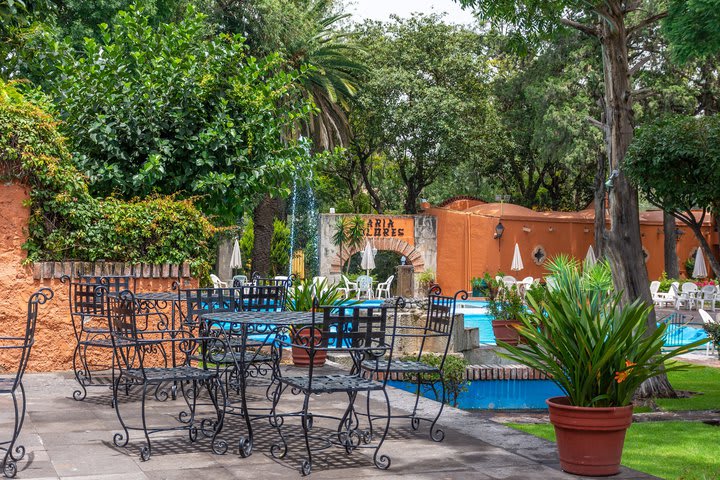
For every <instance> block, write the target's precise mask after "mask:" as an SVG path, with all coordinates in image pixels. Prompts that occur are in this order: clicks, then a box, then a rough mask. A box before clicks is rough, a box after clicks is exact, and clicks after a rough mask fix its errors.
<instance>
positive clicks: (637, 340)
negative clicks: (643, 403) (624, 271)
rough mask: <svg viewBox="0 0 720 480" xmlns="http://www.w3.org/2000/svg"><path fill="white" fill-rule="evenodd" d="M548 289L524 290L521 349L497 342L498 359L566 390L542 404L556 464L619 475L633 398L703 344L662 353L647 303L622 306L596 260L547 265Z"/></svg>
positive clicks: (658, 332) (573, 469)
mask: <svg viewBox="0 0 720 480" xmlns="http://www.w3.org/2000/svg"><path fill="white" fill-rule="evenodd" d="M549 270H550V271H551V274H552V275H553V278H554V286H553V288H552V289H550V290H548V291H546V292H542V295H540V294H539V291H538V292H534V291H532V290H531V291H529V292H528V294H527V302H528V305H529V306H530V308H529V310H528V311H525V312H523V314H522V315H521V316H520V322H521V325H520V326H519V327H518V333H519V335H520V337H521V338H522V339H523V342H522V343H521V344H519V345H510V344H508V343H506V342H498V344H499V345H500V346H501V347H502V348H503V349H504V352H502V353H501V355H503V356H505V357H506V358H509V359H511V360H513V361H516V362H519V363H522V364H524V365H527V366H529V367H531V368H534V369H536V370H539V371H541V372H544V373H545V374H547V375H548V376H549V377H550V378H551V379H552V380H553V381H554V382H555V383H556V384H557V385H558V386H559V387H560V388H561V389H562V390H563V391H564V392H565V396H563V397H554V398H550V399H548V400H547V404H548V407H549V410H550V422H551V423H552V424H553V425H554V427H555V433H556V437H557V446H558V452H559V456H560V466H561V467H562V469H563V470H565V471H566V472H569V473H574V474H579V475H587V476H600V475H613V474H616V473H618V472H619V471H620V459H621V456H622V449H623V444H624V441H625V432H626V430H627V429H628V428H629V427H630V424H631V422H632V399H633V395H634V393H635V391H636V390H637V388H638V387H639V386H640V384H641V383H642V382H644V381H645V380H647V379H649V378H651V377H654V376H656V375H660V374H661V373H663V372H667V371H670V370H677V369H679V368H680V367H679V366H678V365H665V362H666V361H667V360H669V359H671V358H673V357H675V356H676V355H679V354H682V353H685V352H687V351H689V350H691V349H693V348H695V347H697V346H699V345H701V344H703V343H704V342H705V340H701V341H698V342H695V343H691V344H689V345H685V346H682V347H679V348H676V349H674V350H672V351H669V352H667V353H661V348H662V346H663V340H662V338H663V333H664V332H665V328H666V326H665V325H664V324H662V325H660V326H659V327H658V328H657V329H656V330H655V331H652V332H650V331H649V330H648V324H647V318H648V314H649V312H650V309H651V308H652V307H651V306H646V305H644V304H643V303H641V302H640V301H635V302H633V303H631V304H629V305H622V304H621V292H613V291H612V287H611V285H610V284H608V281H607V279H608V278H609V276H610V274H609V267H608V266H607V264H606V263H604V262H601V263H600V264H598V265H597V266H595V267H592V268H590V269H586V271H585V272H582V273H581V272H580V265H579V264H578V262H577V261H575V260H572V259H569V258H568V257H559V258H557V259H555V260H553V261H552V262H550V266H549Z"/></svg>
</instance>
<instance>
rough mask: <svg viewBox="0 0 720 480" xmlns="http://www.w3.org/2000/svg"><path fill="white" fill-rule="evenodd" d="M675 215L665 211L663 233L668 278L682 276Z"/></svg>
mask: <svg viewBox="0 0 720 480" xmlns="http://www.w3.org/2000/svg"><path fill="white" fill-rule="evenodd" d="M675 228H676V226H675V217H673V216H672V215H671V214H669V213H667V212H663V233H664V236H665V273H666V274H667V276H668V278H680V264H679V263H678V256H677V233H675Z"/></svg>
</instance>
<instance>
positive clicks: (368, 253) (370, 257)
mask: <svg viewBox="0 0 720 480" xmlns="http://www.w3.org/2000/svg"><path fill="white" fill-rule="evenodd" d="M360 267H361V268H363V269H365V273H367V274H368V275H370V270H372V269H373V268H375V255H374V254H373V248H372V245H370V242H367V243H366V244H365V250H363V253H362V258H360Z"/></svg>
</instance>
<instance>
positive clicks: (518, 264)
mask: <svg viewBox="0 0 720 480" xmlns="http://www.w3.org/2000/svg"><path fill="white" fill-rule="evenodd" d="M523 268H525V266H524V265H523V261H522V257H521V256H520V247H519V246H518V244H517V243H516V244H515V252H514V253H513V259H512V265H511V266H510V270H514V271H516V272H517V271H520V270H522V269H523Z"/></svg>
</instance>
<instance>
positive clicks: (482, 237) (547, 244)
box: [425, 205, 717, 292]
mask: <svg viewBox="0 0 720 480" xmlns="http://www.w3.org/2000/svg"><path fill="white" fill-rule="evenodd" d="M509 207H511V206H509V205H505V209H506V212H507V211H508V209H509ZM476 208H483V207H476ZM520 208H521V207H520ZM518 210H519V209H518ZM523 210H524V209H523ZM528 212H529V211H528ZM425 213H426V214H430V215H434V216H435V217H436V218H437V239H438V240H437V241H438V244H437V281H438V283H439V284H440V286H441V287H442V288H443V290H444V291H447V292H454V291H456V290H459V289H469V288H470V279H471V278H472V277H480V276H482V275H483V274H484V273H485V272H490V273H492V274H495V273H496V272H498V271H502V272H504V273H505V274H506V275H513V276H514V277H516V278H519V279H520V278H523V277H526V276H532V277H541V276H544V275H545V273H546V270H545V268H544V267H543V265H537V264H536V263H535V262H534V261H533V258H532V252H533V249H534V248H535V247H536V246H538V245H542V246H543V247H544V250H545V252H546V254H547V256H548V257H553V256H555V255H557V254H560V253H566V254H570V255H573V256H574V257H576V258H580V259H584V258H585V255H586V253H587V251H588V247H589V246H590V245H592V244H593V243H594V233H593V219H592V216H591V215H589V214H588V213H586V212H576V213H573V214H567V215H565V214H561V213H557V214H538V213H537V212H531V213H528V214H527V215H525V216H524V215H508V214H506V215H503V216H502V224H503V226H504V227H505V230H504V233H503V235H502V238H501V239H500V240H496V239H494V238H493V235H494V233H495V227H496V226H497V224H498V218H499V215H486V214H477V213H473V212H467V211H456V210H453V209H450V208H431V209H429V210H427V211H426V212H425ZM655 217H658V218H659V219H660V220H659V221H657V219H656V218H655ZM677 226H678V228H679V229H680V230H681V231H683V232H684V234H683V235H681V236H680V240H679V241H678V244H677V245H678V257H679V260H680V271H681V273H684V266H683V264H684V262H685V260H686V259H687V258H688V257H690V256H691V254H692V252H693V251H694V250H695V249H696V248H697V247H698V245H699V243H698V241H697V240H696V238H695V236H694V235H693V233H692V232H691V231H690V229H689V228H687V227H685V226H684V225H681V224H680V223H678V225H677ZM703 231H704V233H705V234H706V238H708V239H709V240H711V243H713V242H714V243H717V241H716V240H714V241H713V240H712V236H711V228H710V225H709V224H707V225H706V226H705V227H703ZM641 235H642V242H643V246H644V247H645V249H646V251H647V253H648V254H649V255H648V258H647V263H646V265H647V268H648V274H649V276H650V279H656V278H658V277H659V276H660V274H661V273H662V272H663V270H664V254H663V248H664V247H663V241H664V237H663V233H662V221H661V215H656V214H655V213H652V214H644V215H643V222H642V226H641ZM516 243H517V244H518V246H519V248H520V253H521V257H522V260H523V264H524V269H523V270H521V271H519V272H513V271H511V270H510V266H511V264H512V258H513V252H514V248H515V244H516ZM707 266H708V271H709V272H710V271H711V270H710V268H709V265H707Z"/></svg>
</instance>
